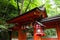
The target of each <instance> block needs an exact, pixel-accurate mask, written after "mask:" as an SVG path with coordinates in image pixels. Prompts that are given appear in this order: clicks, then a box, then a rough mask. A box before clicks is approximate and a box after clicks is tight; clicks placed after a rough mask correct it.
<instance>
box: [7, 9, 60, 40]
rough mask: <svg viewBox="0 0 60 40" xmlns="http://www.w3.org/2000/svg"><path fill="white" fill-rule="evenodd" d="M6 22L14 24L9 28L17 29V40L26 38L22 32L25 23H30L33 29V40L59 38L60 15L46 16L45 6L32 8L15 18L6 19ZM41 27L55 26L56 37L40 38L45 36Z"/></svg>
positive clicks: (56, 39) (25, 39) (53, 39)
mask: <svg viewBox="0 0 60 40" xmlns="http://www.w3.org/2000/svg"><path fill="white" fill-rule="evenodd" d="M7 23H12V24H16V25H15V26H14V27H12V28H11V30H12V31H18V40H27V36H26V33H23V32H22V30H24V29H26V28H25V27H26V25H29V24H31V25H32V28H33V29H34V31H33V35H34V36H33V40H60V34H59V33H60V31H59V30H60V27H59V26H60V16H56V17H52V18H47V14H46V10H45V8H35V9H32V10H31V11H29V12H26V13H24V14H22V15H20V16H18V17H16V18H13V19H11V20H8V21H7ZM24 26H25V27H24ZM43 28H45V29H48V28H56V30H57V35H58V37H57V38H42V36H45V33H44V32H43Z"/></svg>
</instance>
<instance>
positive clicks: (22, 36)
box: [18, 29, 27, 40]
mask: <svg viewBox="0 0 60 40" xmlns="http://www.w3.org/2000/svg"><path fill="white" fill-rule="evenodd" d="M18 40H27V37H26V33H24V32H22V29H19V30H18Z"/></svg>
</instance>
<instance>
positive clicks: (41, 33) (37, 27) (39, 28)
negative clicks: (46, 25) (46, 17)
mask: <svg viewBox="0 0 60 40" xmlns="http://www.w3.org/2000/svg"><path fill="white" fill-rule="evenodd" d="M35 26H36V35H37V36H45V33H44V31H43V28H42V27H41V26H40V25H39V24H36V25H35Z"/></svg>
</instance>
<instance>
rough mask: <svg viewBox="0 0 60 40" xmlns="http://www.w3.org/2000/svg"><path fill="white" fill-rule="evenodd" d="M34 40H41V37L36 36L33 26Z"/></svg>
mask: <svg viewBox="0 0 60 40" xmlns="http://www.w3.org/2000/svg"><path fill="white" fill-rule="evenodd" d="M34 40H42V38H41V36H37V35H36V26H35V25H34Z"/></svg>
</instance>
